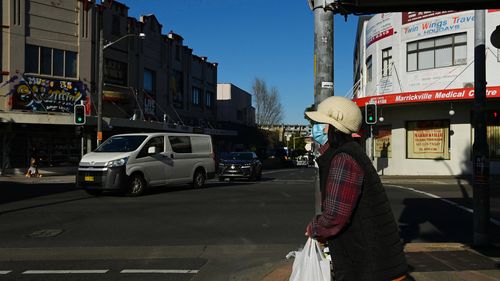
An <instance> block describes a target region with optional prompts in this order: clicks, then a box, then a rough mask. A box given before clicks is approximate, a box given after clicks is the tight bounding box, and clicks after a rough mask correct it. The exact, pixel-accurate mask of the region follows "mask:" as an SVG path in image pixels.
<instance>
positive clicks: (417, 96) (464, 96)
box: [353, 86, 500, 106]
mask: <svg viewBox="0 0 500 281" xmlns="http://www.w3.org/2000/svg"><path fill="white" fill-rule="evenodd" d="M486 98H500V86H494V87H488V88H487V90H486ZM468 99H474V88H461V89H449V90H434V91H421V92H408V93H400V94H390V95H380V96H370V97H365V98H359V99H353V101H354V102H356V104H358V106H365V104H366V103H370V102H373V103H376V104H381V105H383V104H399V103H420V102H433V101H449V100H468Z"/></svg>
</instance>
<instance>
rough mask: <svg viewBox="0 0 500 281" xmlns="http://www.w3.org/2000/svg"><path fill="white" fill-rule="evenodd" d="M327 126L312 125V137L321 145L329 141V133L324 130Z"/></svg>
mask: <svg viewBox="0 0 500 281" xmlns="http://www.w3.org/2000/svg"><path fill="white" fill-rule="evenodd" d="M325 127H326V124H314V126H313V127H312V138H313V139H314V140H315V141H316V142H317V143H319V144H321V145H324V144H325V143H326V142H327V141H328V135H327V134H325V131H324V130H325Z"/></svg>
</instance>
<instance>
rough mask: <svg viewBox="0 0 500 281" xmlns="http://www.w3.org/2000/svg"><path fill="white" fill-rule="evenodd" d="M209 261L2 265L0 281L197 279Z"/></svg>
mask: <svg viewBox="0 0 500 281" xmlns="http://www.w3.org/2000/svg"><path fill="white" fill-rule="evenodd" d="M206 262H207V260H206V259H200V258H159V259H158V258H154V259H138V258H137V257H134V256H132V255H131V256H130V257H129V259H119V260H117V259H110V260H108V259H99V260H25V261H3V262H2V263H0V280H9V281H10V280H15V281H25V280H29V281H31V280H47V281H59V280H65V281H73V280H93V281H101V280H102V281H104V280H106V281H108V280H162V281H168V280H175V281H188V280H191V279H192V278H193V276H195V275H197V274H198V273H199V272H200V270H201V268H202V267H203V265H205V264H206Z"/></svg>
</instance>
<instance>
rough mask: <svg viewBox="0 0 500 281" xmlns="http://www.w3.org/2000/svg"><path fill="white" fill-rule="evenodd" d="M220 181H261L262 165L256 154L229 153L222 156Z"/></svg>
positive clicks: (219, 171) (219, 170)
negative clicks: (244, 179) (239, 179)
mask: <svg viewBox="0 0 500 281" xmlns="http://www.w3.org/2000/svg"><path fill="white" fill-rule="evenodd" d="M218 174H219V181H224V179H226V178H230V179H231V178H248V179H249V180H260V179H261V177H262V163H261V162H260V161H259V159H258V157H257V155H256V154H255V153H254V152H228V153H223V154H221V157H220V160H219V168H218Z"/></svg>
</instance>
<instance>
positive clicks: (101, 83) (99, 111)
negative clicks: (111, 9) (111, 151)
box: [97, 27, 146, 146]
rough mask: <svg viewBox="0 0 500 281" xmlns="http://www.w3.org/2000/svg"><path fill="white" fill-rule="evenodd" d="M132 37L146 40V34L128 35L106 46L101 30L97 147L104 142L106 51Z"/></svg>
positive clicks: (100, 29) (100, 30)
mask: <svg viewBox="0 0 500 281" xmlns="http://www.w3.org/2000/svg"><path fill="white" fill-rule="evenodd" d="M130 36H138V37H139V38H141V39H144V38H146V34H145V33H142V32H141V33H139V34H135V33H131V34H126V35H124V36H122V37H120V38H118V39H117V40H115V41H113V42H109V43H107V44H106V45H103V43H104V38H103V37H104V36H103V30H102V27H101V28H99V70H98V71H99V76H98V78H97V87H98V89H97V146H99V145H100V144H101V141H102V88H103V80H104V79H103V73H104V50H105V49H106V48H108V47H110V46H111V45H113V44H115V43H117V42H119V41H121V40H123V39H124V38H127V37H130Z"/></svg>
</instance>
